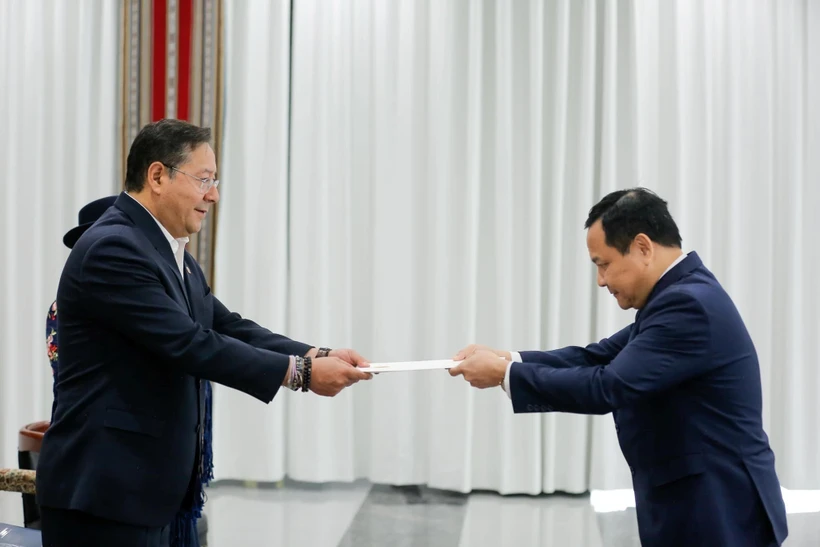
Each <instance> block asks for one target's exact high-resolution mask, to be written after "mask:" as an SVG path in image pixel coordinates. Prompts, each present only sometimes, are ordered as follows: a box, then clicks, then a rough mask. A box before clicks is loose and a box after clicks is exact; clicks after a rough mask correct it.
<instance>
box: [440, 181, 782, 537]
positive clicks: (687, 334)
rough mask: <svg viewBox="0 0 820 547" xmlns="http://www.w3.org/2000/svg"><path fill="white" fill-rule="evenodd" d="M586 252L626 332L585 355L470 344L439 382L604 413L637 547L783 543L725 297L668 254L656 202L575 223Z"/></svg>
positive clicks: (627, 194)
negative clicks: (624, 469) (624, 476)
mask: <svg viewBox="0 0 820 547" xmlns="http://www.w3.org/2000/svg"><path fill="white" fill-rule="evenodd" d="M585 228H587V229H588V232H587V247H588V249H589V255H590V258H591V259H592V262H593V263H594V264H595V266H596V267H597V269H598V285H599V286H601V287H605V288H606V289H608V290H609V292H610V293H611V294H612V295H613V296H614V297H615V299H616V300H617V302H618V305H619V306H620V307H621V308H623V309H629V308H635V309H637V310H638V312H637V314H636V316H635V320H634V322H633V323H632V324H631V325H629V326H628V327H626V328H624V329H623V330H621V331H619V332H617V333H615V334H613V335H612V336H611V337H610V338H607V339H604V340H601V341H600V342H598V343H597V344H595V343H593V344H590V345H588V346H586V347H566V348H562V349H557V350H553V351H524V352H521V353H520V354H519V353H517V352H507V351H500V350H493V349H490V348H487V347H486V346H478V345H471V346H468V347H466V348H464V349H463V350H461V351H460V352H459V353H458V354H457V355H456V356H455V359H456V360H464V361H463V362H462V363H460V364H459V365H458V366H456V367H454V368H453V369H451V374H452V375H453V376H456V375H459V374H460V375H463V376H464V379H465V380H467V381H469V382H470V384H471V385H473V386H474V387H478V388H487V387H493V386H499V385H500V386H502V387H503V388H504V389H505V391H506V392H507V395H509V396H510V398H511V399H512V404H513V410H514V411H515V412H516V413H518V412H572V413H578V414H606V413H609V412H612V414H613V417H614V419H615V430H616V432H617V433H618V440H619V443H620V446H621V450H622V451H623V454H624V457H625V458H626V461H627V463H628V464H629V468H630V470H631V472H632V484H633V488H634V491H635V502H636V510H637V516H638V528H639V531H640V537H641V543H642V544H643V545H646V546H658V547H661V546H662V547H671V546H676V545H679V546H682V547H683V546H686V547H692V546H698V547H709V546H714V547H723V546H738V547H739V546H743V547H758V546H760V547H763V546H766V547H768V546H774V545H780V544H781V543H782V542H783V540H784V539H785V538H786V536H787V534H788V530H787V525H786V510H785V506H784V503H783V498H782V493H781V490H780V483H779V481H778V478H777V474H776V473H775V458H774V453H773V452H772V450H771V448H770V447H769V440H768V437H767V436H766V433H765V432H764V430H763V423H762V416H761V413H762V402H761V399H762V395H761V386H760V366H759V363H758V359H757V354H756V352H755V348H754V344H753V343H752V339H751V337H750V336H749V333H748V332H747V330H746V327H745V325H744V324H743V320H742V319H741V317H740V314H739V313H738V311H737V308H736V307H735V305H734V303H733V302H732V300H731V298H729V295H728V294H727V293H726V292H725V291H724V290H723V288H722V287H721V286H720V284H719V283H718V281H717V279H715V276H714V275H712V273H711V272H710V271H709V270H707V269H706V267H705V266H704V265H703V263H702V262H701V260H700V258H699V257H698V256H697V254H696V253H694V252H690V253H688V254H684V253H683V252H682V251H681V238H680V234H679V232H678V227H677V226H676V224H675V221H674V220H673V219H672V216H671V215H670V214H669V211H668V209H667V204H666V202H665V201H663V200H662V199H661V198H659V197H658V196H657V195H655V194H654V193H652V192H650V191H648V190H646V189H643V188H635V189H630V190H619V191H616V192H613V193H611V194H609V195H607V196H606V197H604V198H603V199H602V200H601V201H600V202H599V203H598V204H597V205H595V206H594V207H593V208H592V209H591V210H590V213H589V217H588V219H587V221H586V224H585Z"/></svg>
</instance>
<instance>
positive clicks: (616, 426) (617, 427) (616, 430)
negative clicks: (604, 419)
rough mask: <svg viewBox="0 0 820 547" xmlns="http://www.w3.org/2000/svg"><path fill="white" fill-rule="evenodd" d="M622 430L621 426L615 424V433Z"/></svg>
mask: <svg viewBox="0 0 820 547" xmlns="http://www.w3.org/2000/svg"><path fill="white" fill-rule="evenodd" d="M620 432H621V428H620V426H619V425H618V424H615V433H620Z"/></svg>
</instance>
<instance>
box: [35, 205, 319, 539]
mask: <svg viewBox="0 0 820 547" xmlns="http://www.w3.org/2000/svg"><path fill="white" fill-rule="evenodd" d="M184 270H185V275H184V278H183V276H181V275H180V272H179V268H178V266H177V264H176V262H175V260H174V257H173V254H172V252H171V248H170V245H169V243H168V240H167V239H166V238H165V236H164V235H163V233H162V231H161V230H160V228H159V226H158V225H157V223H156V221H154V219H153V218H152V217H151V215H150V214H149V213H148V212H147V211H146V210H145V209H144V208H143V207H142V206H141V205H140V204H139V203H137V202H136V201H134V200H133V199H132V198H131V197H129V196H127V195H124V194H122V195H120V196H119V198H118V199H117V201H116V203H115V205H114V206H113V207H111V208H109V209H108V211H106V212H105V213H104V214H103V216H102V217H101V218H100V219H99V220H98V221H97V223H96V224H94V226H92V227H91V228H90V229H89V230H88V231H87V232H86V233H85V234H83V236H82V237H81V238H80V239H79V240H78V241H77V243H76V245H75V246H74V249H73V250H72V252H71V254H70V255H69V258H68V260H67V262H66V264H65V267H64V269H63V273H62V277H61V279H60V284H59V288H58V291H57V306H58V309H59V313H60V320H59V325H58V328H59V334H58V335H59V339H60V375H59V378H58V382H57V385H56V394H57V397H56V398H57V404H56V408H55V412H54V420H53V423H52V424H51V426H50V427H49V429H48V431H47V432H46V434H45V438H44V441H43V447H42V452H41V454H40V460H39V462H38V466H37V499H38V502H39V503H40V505H44V506H47V507H54V508H60V509H75V510H81V511H85V512H88V513H90V514H92V515H96V516H98V517H102V518H108V519H111V520H116V521H120V522H124V523H128V524H133V525H138V526H151V527H155V526H165V525H167V524H169V523H170V522H171V521H172V519H173V518H174V516H175V515H176V513H177V511H178V510H179V509H180V508H181V504H182V502H183V500H184V499H186V498H185V496H186V493H187V494H188V495H190V493H191V491H192V490H191V489H192V484H193V477H194V476H195V461H197V460H198V458H199V442H200V441H199V438H200V435H201V431H202V419H203V416H202V414H203V408H202V407H203V400H202V392H203V390H202V389H201V382H200V379H205V380H211V381H214V382H217V383H220V384H223V385H225V386H228V387H232V388H234V389H238V390H240V391H243V392H245V393H248V394H249V395H251V396H253V397H256V398H257V399H259V400H261V401H263V402H266V403H267V402H270V401H271V400H272V399H273V397H274V395H276V392H277V390H278V389H279V387H280V385H281V383H282V380H283V378H284V376H285V373H286V371H287V369H288V355H304V354H305V353H306V352H307V351H308V350H309V349H310V346H308V345H305V344H302V343H299V342H295V341H293V340H290V339H289V338H286V337H284V336H281V335H277V334H273V333H271V332H270V331H268V330H266V329H264V328H262V327H260V326H259V325H257V324H255V323H253V322H252V321H249V320H247V319H243V318H242V317H240V316H239V315H237V314H236V313H231V312H230V311H228V309H227V308H226V307H225V306H224V305H223V304H222V303H221V302H220V301H219V300H218V299H217V298H216V297H215V296H214V295H213V294H212V293H211V291H210V289H209V287H208V285H207V283H206V281H205V277H204V275H203V273H202V270H201V269H200V267H199V265H198V264H197V263H196V261H195V260H194V258H193V257H192V256H191V255H190V254H188V253H186V254H185V259H184Z"/></svg>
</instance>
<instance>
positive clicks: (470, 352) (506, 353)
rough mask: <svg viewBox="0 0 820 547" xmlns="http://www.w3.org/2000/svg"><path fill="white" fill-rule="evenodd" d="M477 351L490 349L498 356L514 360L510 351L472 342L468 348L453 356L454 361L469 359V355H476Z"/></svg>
mask: <svg viewBox="0 0 820 547" xmlns="http://www.w3.org/2000/svg"><path fill="white" fill-rule="evenodd" d="M477 351H489V352H492V353H494V354H495V355H497V356H498V357H503V358H504V359H506V360H507V361H510V360H512V355H510V352H509V351H502V350H499V349H493V348H491V347H489V346H482V345H481V344H470V345H469V346H467V347H466V348H464V349H462V350H461V351H459V352H458V353H456V355H455V357H453V361H463V360H464V359H467V358H468V357H471V356H472V355H474V354H475V353H476V352H477Z"/></svg>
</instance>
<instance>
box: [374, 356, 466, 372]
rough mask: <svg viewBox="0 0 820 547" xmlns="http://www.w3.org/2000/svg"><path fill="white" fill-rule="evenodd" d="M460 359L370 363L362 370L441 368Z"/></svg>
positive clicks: (453, 364) (450, 366) (385, 370)
mask: <svg viewBox="0 0 820 547" xmlns="http://www.w3.org/2000/svg"><path fill="white" fill-rule="evenodd" d="M460 362H461V361H453V360H452V359H435V360H432V361H402V362H396V363H370V367H368V368H363V369H362V371H363V372H406V371H409V370H443V369H448V368H452V367H454V366H456V365H457V364H459V363H460Z"/></svg>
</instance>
